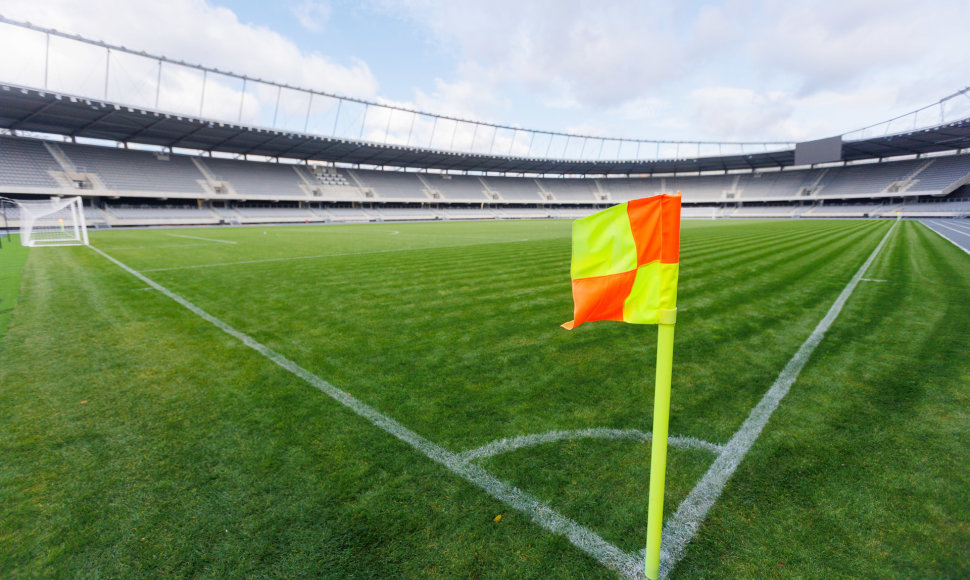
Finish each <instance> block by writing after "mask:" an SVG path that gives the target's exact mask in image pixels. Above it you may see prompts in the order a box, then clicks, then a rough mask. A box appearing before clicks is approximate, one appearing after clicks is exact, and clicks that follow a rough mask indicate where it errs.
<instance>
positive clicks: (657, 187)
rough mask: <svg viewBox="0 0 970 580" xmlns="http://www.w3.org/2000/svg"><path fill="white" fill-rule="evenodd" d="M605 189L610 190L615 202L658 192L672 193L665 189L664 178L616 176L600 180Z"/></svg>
mask: <svg viewBox="0 0 970 580" xmlns="http://www.w3.org/2000/svg"><path fill="white" fill-rule="evenodd" d="M599 182H600V185H601V187H602V188H603V189H605V190H606V191H608V192H609V194H610V199H611V200H613V201H615V202H624V201H630V200H631V199H639V198H641V197H647V196H651V195H656V194H658V193H664V192H667V193H672V192H670V191H668V190H667V189H665V187H664V180H663V179H659V178H636V177H634V178H614V179H601V180H599Z"/></svg>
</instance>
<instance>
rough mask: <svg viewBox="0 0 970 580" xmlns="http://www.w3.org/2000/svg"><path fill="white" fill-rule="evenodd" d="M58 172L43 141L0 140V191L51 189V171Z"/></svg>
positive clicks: (55, 183)
mask: <svg viewBox="0 0 970 580" xmlns="http://www.w3.org/2000/svg"><path fill="white" fill-rule="evenodd" d="M58 171H61V166H60V165H58V163H57V160H55V159H54V158H53V157H52V156H51V154H50V152H48V151H47V148H45V147H44V144H43V142H41V141H33V140H29V139H14V138H10V137H0V188H4V189H5V190H14V191H16V190H17V189H21V188H28V189H34V188H54V187H58V186H59V185H60V184H59V183H58V182H57V181H56V180H55V179H54V178H53V177H51V172H58Z"/></svg>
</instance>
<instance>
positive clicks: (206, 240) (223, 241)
mask: <svg viewBox="0 0 970 580" xmlns="http://www.w3.org/2000/svg"><path fill="white" fill-rule="evenodd" d="M165 235H166V236H172V237H173V238H186V239H189V240H203V241H205V242H215V243H218V244H233V245H235V244H236V242H231V241H229V240H217V239H215V238H202V237H199V236H186V235H184V234H165Z"/></svg>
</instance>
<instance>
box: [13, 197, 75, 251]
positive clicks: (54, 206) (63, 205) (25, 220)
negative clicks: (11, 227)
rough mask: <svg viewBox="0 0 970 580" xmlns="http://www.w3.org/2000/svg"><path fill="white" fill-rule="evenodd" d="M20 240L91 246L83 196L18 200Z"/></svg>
mask: <svg viewBox="0 0 970 580" xmlns="http://www.w3.org/2000/svg"><path fill="white" fill-rule="evenodd" d="M17 205H18V206H19V208H20V243H22V244H23V245H25V246H80V245H85V246H86V245H88V228H87V226H86V225H85V224H84V206H83V205H81V198H80V197H71V198H66V199H65V198H57V197H52V198H51V199H49V200H47V201H17Z"/></svg>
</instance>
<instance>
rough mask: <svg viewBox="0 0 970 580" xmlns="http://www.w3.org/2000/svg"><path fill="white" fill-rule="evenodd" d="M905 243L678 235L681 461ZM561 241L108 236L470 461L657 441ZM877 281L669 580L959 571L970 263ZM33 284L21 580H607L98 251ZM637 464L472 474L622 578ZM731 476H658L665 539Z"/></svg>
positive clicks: (11, 424) (629, 358)
mask: <svg viewBox="0 0 970 580" xmlns="http://www.w3.org/2000/svg"><path fill="white" fill-rule="evenodd" d="M889 226H890V224H889V223H886V222H875V221H871V222H851V221H831V222H826V221H777V222H720V221H718V222H714V221H711V222H700V221H698V222H686V223H685V228H684V232H683V243H682V254H681V283H680V292H679V300H678V301H679V304H680V308H681V311H680V315H679V317H678V328H677V343H676V348H675V367H674V373H675V374H674V392H673V402H672V409H671V426H670V431H671V433H672V434H674V435H682V436H693V437H697V438H700V439H704V440H707V441H711V442H715V443H724V442H726V441H727V440H728V439H729V438H730V437H731V435H732V434H733V433H734V431H735V430H736V429H737V428H738V427H739V426H740V424H741V422H742V421H743V420H744V418H745V417H746V416H747V414H748V412H749V411H750V410H751V408H752V407H753V406H754V405H755V404H756V403H757V402H758V400H759V399H760V398H761V396H762V395H763V394H764V392H765V391H766V390H767V388H768V387H769V386H770V385H771V383H772V382H773V381H774V380H775V377H776V376H777V374H778V372H779V371H780V370H781V368H782V367H783V366H784V365H785V363H786V362H787V361H788V359H790V358H791V356H792V355H793V354H794V352H795V351H796V350H797V349H798V347H799V345H801V343H802V342H803V341H804V340H805V338H806V337H807V336H808V335H809V334H810V333H811V331H812V329H813V328H814V327H815V325H816V324H817V323H818V321H819V320H820V319H821V318H822V316H824V314H825V312H826V311H827V310H828V308H829V307H830V306H831V304H832V303H833V301H834V300H835V298H836V297H837V296H838V294H839V293H840V292H841V291H842V289H843V288H844V287H845V285H846V283H847V282H848V280H849V279H850V278H851V276H852V275H853V274H854V273H855V271H856V270H857V269H858V268H859V266H860V265H861V264H862V262H863V261H865V258H866V257H867V256H868V255H869V254H870V253H871V252H872V250H873V248H874V247H875V246H876V244H877V243H878V242H879V240H880V239H882V237H883V236H884V235H885V233H886V231H887V230H888V228H889ZM569 232H570V224H569V223H568V222H555V221H541V222H499V223H441V224H393V225H390V224H386V225H368V226H329V227H267V228H232V229H228V228H227V229H209V230H206V229H198V230H143V231H111V232H92V236H91V239H92V243H93V244H94V245H95V246H97V247H98V248H100V249H102V250H104V251H105V252H107V253H108V254H110V255H112V256H113V257H115V258H117V259H119V260H121V261H122V262H124V263H125V264H127V265H129V266H130V267H132V268H134V269H136V270H139V271H143V272H145V274H146V275H147V276H149V277H150V278H152V279H153V280H155V281H157V282H158V283H160V284H162V285H163V286H165V287H166V288H169V289H170V290H172V291H174V292H176V293H178V294H179V295H181V296H183V297H185V298H187V299H188V300H190V301H192V302H193V303H194V304H196V305H197V306H199V307H201V308H202V309H204V310H206V311H207V312H209V313H210V314H212V315H214V316H216V317H218V318H220V319H222V320H224V321H226V322H227V323H228V324H230V325H232V326H233V327H235V328H237V329H239V330H241V331H243V332H245V333H247V334H249V335H250V336H252V337H253V338H255V339H256V340H258V341H260V342H261V343H263V344H265V345H267V346H269V347H270V348H273V349H274V350H276V351H278V352H281V353H283V354H284V355H286V356H287V357H289V358H290V359H292V360H294V361H296V362H297V363H298V364H300V365H302V366H303V367H304V368H307V369H308V370H310V371H312V372H314V373H316V374H317V375H319V376H320V377H322V378H324V379H326V380H327V381H329V382H331V383H332V384H334V385H336V386H337V387H338V388H340V389H342V390H345V391H347V392H349V393H351V394H353V395H354V396H355V397H357V398H359V399H361V400H363V401H364V402H366V403H367V404H369V405H371V406H373V407H375V408H376V409H378V410H379V411H381V412H382V413H385V414H387V415H389V416H390V417H393V418H394V419H395V420H397V421H399V422H400V423H402V424H403V425H405V426H407V427H408V428H410V429H412V430H414V431H415V432H417V433H418V434H420V435H422V436H424V437H426V438H428V439H430V440H431V441H433V442H435V443H437V444H439V445H441V446H443V447H445V448H447V449H449V450H452V451H455V452H460V451H464V450H467V449H472V448H476V447H479V446H481V445H484V444H486V443H488V442H491V441H494V440H496V439H500V438H503V437H513V436H518V435H527V434H532V433H542V432H546V431H551V430H566V429H584V428H590V427H609V428H618V429H631V428H635V429H640V430H642V431H649V430H650V421H651V411H652V409H651V400H652V396H651V393H652V389H651V382H652V372H653V357H654V356H655V350H654V348H655V340H656V339H655V334H656V331H655V330H654V328H653V327H649V326H637V325H624V324H620V323H599V324H593V325H588V326H583V327H582V328H580V329H577V330H575V331H573V332H567V331H564V330H562V329H560V328H559V327H558V325H559V324H560V323H562V322H564V321H566V320H568V319H569V318H571V314H572V312H571V308H572V307H571V299H570V294H569V247H570V243H569ZM173 234H174V235H173ZM183 235H189V236H198V237H209V238H213V239H217V240H222V241H226V242H236V243H234V244H227V243H219V242H211V243H210V242H205V241H201V240H196V239H191V238H184V237H177V236H183ZM6 250H7V246H6V245H5V246H4V250H3V251H6ZM217 264H218V265H217ZM196 266H206V267H196ZM867 277H869V278H877V279H885V280H887V282H881V283H876V282H863V283H861V284H860V286H859V287H858V288H857V290H856V292H855V294H854V295H853V297H852V298H851V299H850V301H849V302H848V304H847V305H846V308H845V310H844V311H843V313H842V315H841V316H840V318H839V319H838V321H837V322H836V323H835V325H834V326H833V328H832V329H831V330H830V331H829V334H828V335H827V336H826V338H825V340H824V341H823V342H822V344H821V346H820V347H819V348H818V350H817V351H816V352H815V354H814V355H813V357H812V359H811V360H810V361H809V363H808V365H807V366H806V368H805V370H804V371H803V373H802V376H801V377H800V378H799V380H798V381H797V382H796V383H795V385H794V386H793V388H792V392H791V393H790V394H789V396H788V398H786V399H785V400H784V401H783V402H782V404H781V407H780V408H779V410H778V412H777V413H776V414H775V416H774V417H773V418H772V420H771V421H770V422H769V424H768V426H767V427H766V429H765V431H764V433H763V434H762V436H761V438H760V439H759V440H758V442H757V443H756V444H755V446H754V447H753V448H752V450H751V452H750V453H749V454H748V456H747V457H746V458H745V460H744V462H743V463H742V464H741V467H740V468H739V469H738V472H737V473H735V475H734V476H733V477H732V479H731V480H730V482H729V483H728V486H727V488H726V489H725V491H724V494H723V495H722V497H721V499H720V500H719V502H718V503H717V504H716V505H715V506H714V508H713V509H712V510H711V512H710V514H709V515H708V518H707V520H706V522H705V523H704V525H703V526H702V529H701V531H700V533H699V534H698V536H697V538H696V539H695V540H694V542H693V543H692V544H691V545H690V547H689V549H688V553H687V557H686V558H685V559H684V561H683V562H682V563H681V564H680V566H679V567H678V568H677V569H676V570H675V574H674V576H675V577H685V578H686V577H726V576H736V577H765V576H796V577H798V576H801V577H818V576H826V575H828V576H860V575H861V576H887V577H894V576H896V577H898V576H917V575H919V576H930V577H960V576H966V575H968V574H970V564H968V562H967V560H966V558H965V554H966V553H967V552H970V529H968V519H970V518H968V517H967V516H966V512H967V510H966V506H967V501H966V500H967V497H968V496H970V476H968V470H967V469H965V466H967V465H970V415H968V410H970V400H968V399H970V363H968V359H967V356H966V353H967V352H970V333H968V332H967V328H968V322H970V258H968V256H967V255H966V254H965V253H963V252H961V251H959V250H957V249H956V248H953V247H952V246H950V245H949V244H948V242H945V241H944V240H941V239H940V238H939V237H938V236H936V235H935V234H933V233H931V232H929V231H928V230H926V228H924V227H922V226H920V225H919V224H916V223H908V222H904V223H902V224H901V225H900V227H899V228H897V231H896V232H894V234H893V235H892V237H891V239H890V241H889V243H888V244H887V246H886V247H885V248H884V249H883V251H882V253H881V254H880V257H879V259H878V260H877V261H876V263H875V264H874V265H873V267H872V268H871V270H870V272H869V273H868V275H867ZM20 288H21V292H20V299H19V303H18V304H17V306H16V309H15V310H14V311H13V317H12V320H11V322H10V326H9V330H8V335H7V338H6V340H5V342H3V343H2V344H3V352H2V353H0V397H2V405H0V451H2V456H0V522H2V523H0V575H2V576H5V577H41V576H42V577H49V576H60V577H132V576H144V575H154V576H158V575H166V574H169V575H176V576H197V575H201V576H218V577H222V576H255V577H267V576H280V577H333V578H348V577H352V578H387V577H411V578H424V577H439V578H451V577H476V578H478V577H481V578H492V577H517V578H519V577H522V578H558V577H588V578H611V577H614V573H613V572H611V571H609V570H607V569H606V568H603V567H602V566H601V565H600V564H599V563H598V562H596V561H595V560H594V559H592V558H591V557H589V556H587V555H585V554H584V553H583V552H581V551H579V550H578V549H576V548H575V547H573V546H572V545H571V544H569V542H568V541H566V540H565V539H563V538H561V537H559V536H555V535H552V534H550V533H549V532H547V531H545V530H544V529H542V528H540V527H538V526H537V525H535V524H533V523H531V522H530V521H529V519H528V517H527V516H525V515H522V514H518V513H516V512H514V511H511V510H510V509H509V508H508V507H507V506H505V505H503V504H501V503H500V502H498V501H497V500H494V499H492V498H491V497H489V496H488V495H486V494H485V493H484V492H483V491H481V490H480V489H478V488H477V487H474V486H472V485H471V484H468V483H466V482H464V481H463V480H461V479H460V478H458V477H457V476H455V475H453V474H451V473H450V472H448V471H447V470H446V469H444V468H443V467H441V466H439V465H437V464H435V463H433V462H432V461H430V460H428V459H427V458H425V457H424V456H423V455H421V454H419V453H417V452H416V451H414V450H412V449H411V448H410V447H408V446H407V445H405V444H404V443H401V442H400V441H398V440H396V439H394V438H392V437H390V436H389V435H387V434H386V433H384V432H383V431H380V430H379V429H377V428H376V427H374V426H373V425H371V424H370V423H367V422H366V421H364V420H362V419H361V418H359V417H358V416H357V415H355V414H353V413H352V412H351V411H349V410H348V409H346V408H344V407H342V406H340V405H339V404H337V403H336V402H334V401H333V400H331V399H329V398H328V397H326V396H325V395H323V394H322V393H320V392H319V391H317V390H316V389H313V388H312V387H310V386H308V385H307V384H305V383H303V382H302V381H301V380H300V379H298V378H296V377H294V376H293V375H291V374H289V373H288V372H287V371H285V370H283V369H281V368H279V367H277V366H276V365H274V364H272V363H271V362H269V361H268V360H266V359H265V358H263V357H262V356H261V355H259V354H258V353H256V352H254V351H252V350H250V349H249V348H247V347H245V346H244V345H242V344H241V343H240V342H238V341H237V340H236V339H234V338H232V337H230V336H228V335H226V334H224V333H223V332H222V331H220V330H218V329H217V328H215V327H214V326H212V325H211V324H209V323H207V322H205V321H204V320H202V319H201V318H199V317H198V316H196V315H195V314H193V313H191V312H189V311H188V310H186V309H185V308H183V307H181V306H179V305H178V304H177V303H175V302H173V301H172V300H171V299H169V298H167V297H166V296H164V295H162V294H160V293H159V292H157V291H155V290H151V289H147V290H146V289H145V285H144V284H143V283H141V282H140V281H139V280H137V279H136V278H134V277H132V276H130V275H129V274H127V273H125V272H124V271H122V270H121V269H119V268H118V267H117V266H115V265H114V264H112V263H110V262H108V261H107V260H105V259H104V258H102V257H101V256H99V255H97V254H96V253H95V252H93V251H91V250H89V249H86V248H41V249H37V250H34V251H32V252H31V254H30V258H29V260H28V261H27V264H26V267H25V269H24V270H23V280H22V284H21V286H20ZM0 290H2V288H0ZM648 454H649V449H648V446H647V445H644V444H642V443H634V442H632V441H597V440H576V441H569V442H562V443H558V444H552V445H545V446H539V447H531V448H527V449H521V450H518V451H514V452H511V453H508V454H505V455H500V456H496V457H492V458H489V459H487V460H483V461H481V462H480V464H481V465H482V466H483V467H485V468H487V469H488V470H489V471H490V472H492V473H493V474H494V475H496V476H497V477H500V478H502V479H504V480H506V481H510V482H512V483H514V484H516V485H518V486H520V487H521V488H522V489H524V490H525V491H527V492H528V493H531V494H533V495H534V496H536V497H539V498H540V499H542V500H543V501H545V502H547V503H548V504H550V505H551V506H552V507H553V508H555V509H556V510H558V511H559V512H560V513H562V514H563V515H565V516H566V517H569V518H572V519H573V520H575V521H577V522H578V523H580V524H582V525H585V526H588V527H589V528H591V529H592V530H593V531H595V532H596V533H597V534H599V535H600V536H602V537H603V538H604V539H606V540H607V541H609V542H611V543H614V544H615V545H617V546H618V547H620V548H621V549H623V550H626V551H630V552H632V551H634V550H636V549H638V548H640V547H642V545H643V540H644V537H645V524H644V522H645V509H646V482H647V465H648V461H649V455H648ZM712 459H713V456H711V455H710V454H708V453H706V452H702V451H686V450H671V453H670V458H669V462H668V464H669V468H668V494H667V497H666V510H667V513H668V514H670V513H672V510H673V509H675V508H676V506H677V504H678V503H679V502H680V501H681V500H682V499H683V497H684V496H685V495H686V494H687V493H688V492H689V491H690V489H691V488H692V487H693V485H694V484H695V483H696V481H697V479H698V478H699V476H700V475H701V474H703V472H704V471H705V470H706V469H707V467H708V466H709V465H710V462H711V461H712ZM497 514H502V515H503V518H502V520H501V521H500V522H498V523H496V522H494V521H493V518H494V517H495V516H496V515H497Z"/></svg>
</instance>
